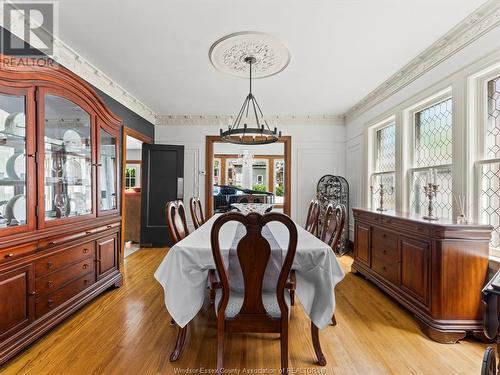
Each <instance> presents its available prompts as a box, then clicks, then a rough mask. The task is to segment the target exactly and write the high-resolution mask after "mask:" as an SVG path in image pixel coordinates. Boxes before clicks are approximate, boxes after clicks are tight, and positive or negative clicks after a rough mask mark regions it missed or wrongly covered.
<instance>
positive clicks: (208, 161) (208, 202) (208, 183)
mask: <svg viewBox="0 0 500 375" xmlns="http://www.w3.org/2000/svg"><path fill="white" fill-rule="evenodd" d="M216 142H221V143H224V141H223V140H222V138H221V137H220V136H219V135H207V136H206V138H205V211H206V212H207V217H211V216H212V215H213V211H214V207H213V205H214V196H213V193H212V180H213V173H214V171H213V164H214V143H216ZM277 143H283V145H284V151H283V158H284V159H285V204H284V205H283V212H284V213H285V214H287V215H288V216H291V214H292V213H291V208H292V201H291V199H292V183H291V182H292V166H291V161H292V136H290V135H284V136H281V138H280V139H279V140H278V141H277Z"/></svg>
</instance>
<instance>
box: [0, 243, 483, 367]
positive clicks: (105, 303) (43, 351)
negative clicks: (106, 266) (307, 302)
mask: <svg viewBox="0 0 500 375" xmlns="http://www.w3.org/2000/svg"><path fill="white" fill-rule="evenodd" d="M165 253H166V251H165V250H161V249H145V250H140V251H137V252H135V253H134V254H132V255H131V256H129V257H128V258H126V260H125V280H124V285H123V287H122V288H120V289H117V290H111V291H109V292H107V293H105V294H104V295H102V296H100V297H98V298H97V299H96V300H95V301H94V302H93V303H91V304H89V305H88V306H86V307H84V308H83V309H81V310H80V311H79V312H77V313H76V314H74V315H73V316H72V317H71V318H70V319H68V320H67V321H66V322H64V323H63V324H61V325H60V326H58V327H57V328H56V329H54V330H52V331H51V333H50V334H48V335H46V336H45V337H44V338H42V339H40V340H39V341H37V342H36V343H35V344H33V345H32V346H31V347H29V348H28V349H27V350H25V351H24V352H22V353H20V354H19V355H18V356H17V357H15V358H13V359H12V360H11V361H10V362H8V363H7V364H6V365H4V366H3V367H1V368H0V373H1V374H33V375H34V374H36V375H43V374H64V375H72V374H106V375H108V374H127V375H135V374H140V375H147V374H174V373H186V371H185V369H194V370H192V372H191V373H201V372H202V371H203V369H205V371H207V370H206V369H212V368H213V367H214V365H215V334H216V331H215V321H214V313H213V312H212V308H210V309H209V311H207V309H206V308H204V310H202V311H201V312H200V313H199V314H198V316H197V317H196V319H195V321H194V324H191V326H190V330H189V333H188V338H187V343H186V349H185V351H184V353H183V355H182V356H181V358H180V359H179V361H178V362H176V363H173V364H172V363H170V362H169V361H168V357H169V354H170V351H171V349H172V347H173V345H174V341H175V338H176V328H175V327H173V326H171V325H170V324H169V323H170V316H169V315H168V313H167V311H166V309H165V306H164V302H163V291H162V289H161V287H160V285H159V284H158V283H157V282H156V281H155V280H154V278H153V272H154V270H155V269H156V267H157V266H158V264H159V263H160V261H161V260H162V258H163V256H164V255H165ZM351 261H352V260H351V258H349V257H343V258H342V259H341V262H342V265H343V267H344V268H345V270H346V271H347V272H348V271H349V269H350V264H351ZM335 292H336V300H337V310H336V313H335V314H336V317H337V321H338V326H336V327H328V328H326V329H324V330H322V331H320V337H321V340H322V346H323V352H324V353H325V356H326V358H327V361H328V364H327V366H326V367H318V366H316V365H315V364H314V363H313V360H314V358H315V356H314V351H313V347H312V344H311V339H310V336H309V320H308V318H307V316H306V315H305V314H304V313H303V311H302V309H301V307H300V305H297V306H295V307H294V309H293V312H292V317H291V324H290V341H291V342H290V353H289V357H290V361H289V365H290V367H292V368H294V369H295V370H297V371H299V370H300V371H302V372H297V373H299V374H300V373H304V374H309V373H312V374H314V373H316V374H349V375H353V374H362V375H366V374H398V375H399V374H439V375H446V374H471V375H472V374H474V375H478V374H479V373H480V366H481V359H482V353H483V350H484V348H485V346H486V345H484V344H480V343H477V342H475V341H468V340H464V341H462V342H460V343H459V344H455V345H444V344H438V343H436V342H433V341H431V340H430V339H428V338H426V337H424V336H423V335H422V333H420V331H419V329H418V327H417V324H416V323H415V321H414V320H413V319H412V317H411V315H410V314H408V313H407V312H406V311H405V310H403V309H402V308H400V307H399V306H398V305H397V304H396V303H394V302H393V301H392V300H391V299H390V298H388V297H386V296H385V295H384V294H382V293H381V292H380V291H379V290H378V289H377V288H375V287H374V286H373V285H372V284H371V283H369V282H367V281H366V280H364V279H363V278H362V277H360V276H356V275H353V274H351V273H347V276H346V278H345V279H344V280H343V281H342V282H341V283H340V284H339V285H338V286H337V289H336V291H335ZM226 345H227V346H226V353H225V367H226V369H243V368H246V369H247V372H246V373H251V371H252V370H257V369H267V372H266V371H261V372H260V373H274V374H277V373H279V372H278V371H277V370H276V368H277V367H278V366H279V340H278V339H277V336H276V335H257V334H253V335H236V336H232V337H230V338H229V339H228V341H227V344H226ZM307 368H312V369H314V370H313V371H309V372H308V370H306V369H307ZM183 370H184V371H183ZM197 370H199V371H197ZM234 373H238V372H234ZM240 373H243V372H240Z"/></svg>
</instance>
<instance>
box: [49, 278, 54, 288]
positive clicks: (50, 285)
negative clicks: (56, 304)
mask: <svg viewBox="0 0 500 375" xmlns="http://www.w3.org/2000/svg"><path fill="white" fill-rule="evenodd" d="M53 285H54V282H53V281H51V280H49V281H47V287H49V288H52V286H53Z"/></svg>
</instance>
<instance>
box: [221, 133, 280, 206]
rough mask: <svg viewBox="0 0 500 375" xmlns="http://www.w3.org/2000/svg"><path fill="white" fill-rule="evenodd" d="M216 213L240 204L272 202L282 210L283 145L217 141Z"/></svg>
mask: <svg viewBox="0 0 500 375" xmlns="http://www.w3.org/2000/svg"><path fill="white" fill-rule="evenodd" d="M213 160H214V162H213V174H212V175H213V181H212V185H213V197H214V199H213V202H214V212H215V213H217V212H226V211H229V210H231V209H234V207H235V206H234V204H237V203H253V202H255V203H270V204H272V205H273V210H274V211H278V212H283V204H284V202H285V157H284V144H283V143H272V144H268V145H252V146H248V145H238V144H231V143H224V142H216V143H214V155H213Z"/></svg>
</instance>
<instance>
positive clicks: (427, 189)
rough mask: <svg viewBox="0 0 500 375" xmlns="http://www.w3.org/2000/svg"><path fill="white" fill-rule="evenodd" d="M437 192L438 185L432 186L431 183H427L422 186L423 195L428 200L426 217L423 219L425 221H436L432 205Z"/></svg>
mask: <svg viewBox="0 0 500 375" xmlns="http://www.w3.org/2000/svg"><path fill="white" fill-rule="evenodd" d="M438 191H439V185H436V184H433V183H432V182H429V183H427V185H425V186H424V193H425V196H426V197H427V199H428V200H429V204H428V206H427V215H425V216H424V217H423V218H424V219H426V220H438V219H439V218H438V217H437V216H434V204H433V199H434V198H435V197H436V194H437V192H438Z"/></svg>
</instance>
